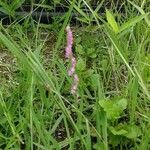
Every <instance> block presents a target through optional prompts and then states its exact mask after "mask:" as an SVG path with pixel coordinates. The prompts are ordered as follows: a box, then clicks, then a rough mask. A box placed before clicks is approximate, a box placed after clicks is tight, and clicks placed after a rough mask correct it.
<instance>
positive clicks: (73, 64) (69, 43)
mask: <svg viewBox="0 0 150 150" xmlns="http://www.w3.org/2000/svg"><path fill="white" fill-rule="evenodd" d="M66 32H67V46H66V49H65V52H66V54H65V55H66V58H69V59H70V60H71V67H70V69H69V70H68V75H69V76H73V75H74V76H73V77H74V80H73V85H72V87H71V94H73V95H74V94H76V91H77V87H78V82H79V79H78V75H77V74H74V73H75V67H76V58H75V57H74V56H73V53H72V44H73V35H72V31H71V29H70V26H67V27H66Z"/></svg>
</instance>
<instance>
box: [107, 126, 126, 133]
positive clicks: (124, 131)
mask: <svg viewBox="0 0 150 150" xmlns="http://www.w3.org/2000/svg"><path fill="white" fill-rule="evenodd" d="M109 130H110V131H111V132H112V134H113V135H124V134H127V133H128V131H126V130H125V129H122V128H120V127H117V128H115V127H112V126H111V127H109Z"/></svg>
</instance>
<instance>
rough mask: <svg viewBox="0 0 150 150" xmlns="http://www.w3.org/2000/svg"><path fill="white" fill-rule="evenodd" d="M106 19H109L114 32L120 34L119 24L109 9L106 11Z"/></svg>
mask: <svg viewBox="0 0 150 150" xmlns="http://www.w3.org/2000/svg"><path fill="white" fill-rule="evenodd" d="M106 18H107V21H108V23H109V25H110V26H111V27H112V29H113V31H114V32H115V33H118V32H119V27H118V24H117V22H116V20H115V18H114V16H113V15H112V14H111V13H110V11H108V10H107V9H106Z"/></svg>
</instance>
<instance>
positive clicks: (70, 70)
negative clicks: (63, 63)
mask: <svg viewBox="0 0 150 150" xmlns="http://www.w3.org/2000/svg"><path fill="white" fill-rule="evenodd" d="M71 65H72V66H71V68H70V69H69V71H68V75H69V76H72V75H73V74H74V72H75V67H76V59H75V57H72V58H71Z"/></svg>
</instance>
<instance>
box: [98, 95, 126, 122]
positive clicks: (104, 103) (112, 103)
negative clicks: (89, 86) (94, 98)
mask: <svg viewBox="0 0 150 150" xmlns="http://www.w3.org/2000/svg"><path fill="white" fill-rule="evenodd" d="M99 104H100V106H101V107H102V108H103V109H104V111H105V112H106V115H107V119H110V120H115V119H117V118H119V117H120V116H121V114H122V112H123V110H125V109H126V107H127V100H126V99H124V98H123V99H119V100H117V99H115V100H100V101H99Z"/></svg>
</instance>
